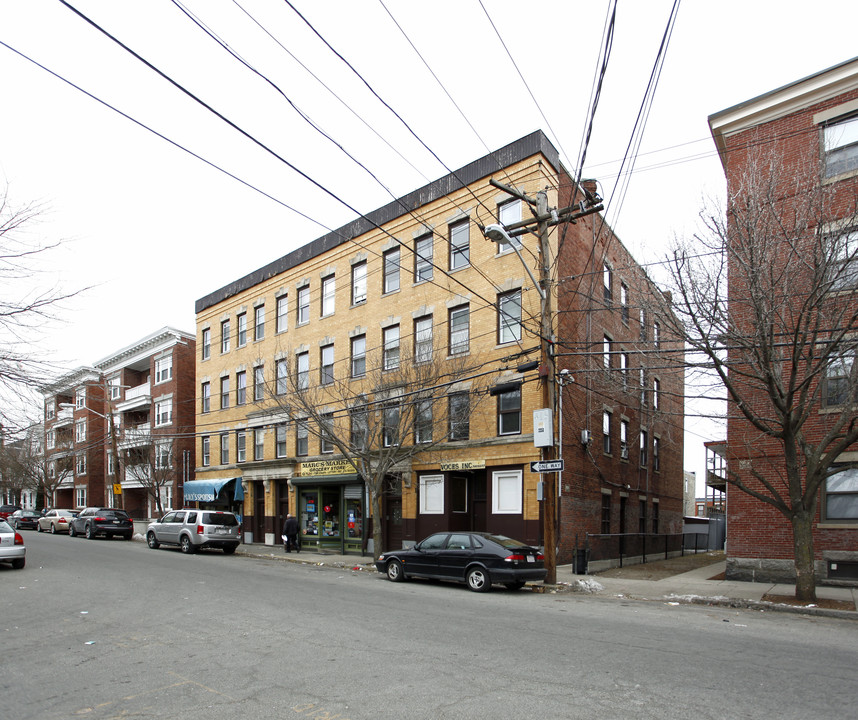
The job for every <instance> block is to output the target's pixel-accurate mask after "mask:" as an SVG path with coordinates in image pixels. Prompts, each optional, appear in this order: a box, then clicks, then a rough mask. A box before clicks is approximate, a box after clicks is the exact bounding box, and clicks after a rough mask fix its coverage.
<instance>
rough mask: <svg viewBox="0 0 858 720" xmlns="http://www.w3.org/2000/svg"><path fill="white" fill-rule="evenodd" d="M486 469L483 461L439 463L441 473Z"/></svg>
mask: <svg viewBox="0 0 858 720" xmlns="http://www.w3.org/2000/svg"><path fill="white" fill-rule="evenodd" d="M485 467H486V461H485V460H464V461H458V462H445V463H443V462H442V463H441V472H452V471H454V470H483V469H485Z"/></svg>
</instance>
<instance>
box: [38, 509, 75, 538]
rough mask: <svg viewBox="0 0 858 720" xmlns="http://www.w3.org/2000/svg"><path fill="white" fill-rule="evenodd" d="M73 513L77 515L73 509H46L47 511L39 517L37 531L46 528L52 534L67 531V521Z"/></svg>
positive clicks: (72, 516) (42, 530)
mask: <svg viewBox="0 0 858 720" xmlns="http://www.w3.org/2000/svg"><path fill="white" fill-rule="evenodd" d="M75 515H77V513H76V512H75V511H74V510H60V509H58V508H54V509H53V510H48V512H46V513H45V514H44V515H42V517H40V518H39V526H38V527H37V528H36V530H38V531H39V532H44V531H45V530H47V531H49V532H51V533H52V534H56V533H58V532H68V531H69V522H70V521H71V520H72V518H74V516H75Z"/></svg>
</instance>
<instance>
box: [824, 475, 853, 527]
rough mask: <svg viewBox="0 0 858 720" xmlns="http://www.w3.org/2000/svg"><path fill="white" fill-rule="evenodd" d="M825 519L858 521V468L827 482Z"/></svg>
mask: <svg viewBox="0 0 858 720" xmlns="http://www.w3.org/2000/svg"><path fill="white" fill-rule="evenodd" d="M825 519H826V520H858V468H848V469H846V470H842V471H840V472H839V473H837V474H836V475H832V476H831V477H829V478H828V479H827V480H826V481H825Z"/></svg>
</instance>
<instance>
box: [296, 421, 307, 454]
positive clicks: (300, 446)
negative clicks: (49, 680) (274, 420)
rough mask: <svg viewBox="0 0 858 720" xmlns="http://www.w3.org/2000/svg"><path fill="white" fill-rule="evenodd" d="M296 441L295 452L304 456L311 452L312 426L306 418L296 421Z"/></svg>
mask: <svg viewBox="0 0 858 720" xmlns="http://www.w3.org/2000/svg"><path fill="white" fill-rule="evenodd" d="M295 431H296V436H297V437H296V441H295V454H296V455H300V456H304V455H307V454H309V452H310V426H309V425H308V424H307V420H306V418H304V419H302V420H298V421H297V422H296V423H295Z"/></svg>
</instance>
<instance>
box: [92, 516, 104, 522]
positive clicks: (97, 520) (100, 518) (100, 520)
mask: <svg viewBox="0 0 858 720" xmlns="http://www.w3.org/2000/svg"><path fill="white" fill-rule="evenodd" d="M93 520H95V522H107V518H103V517H94V518H93Z"/></svg>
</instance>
